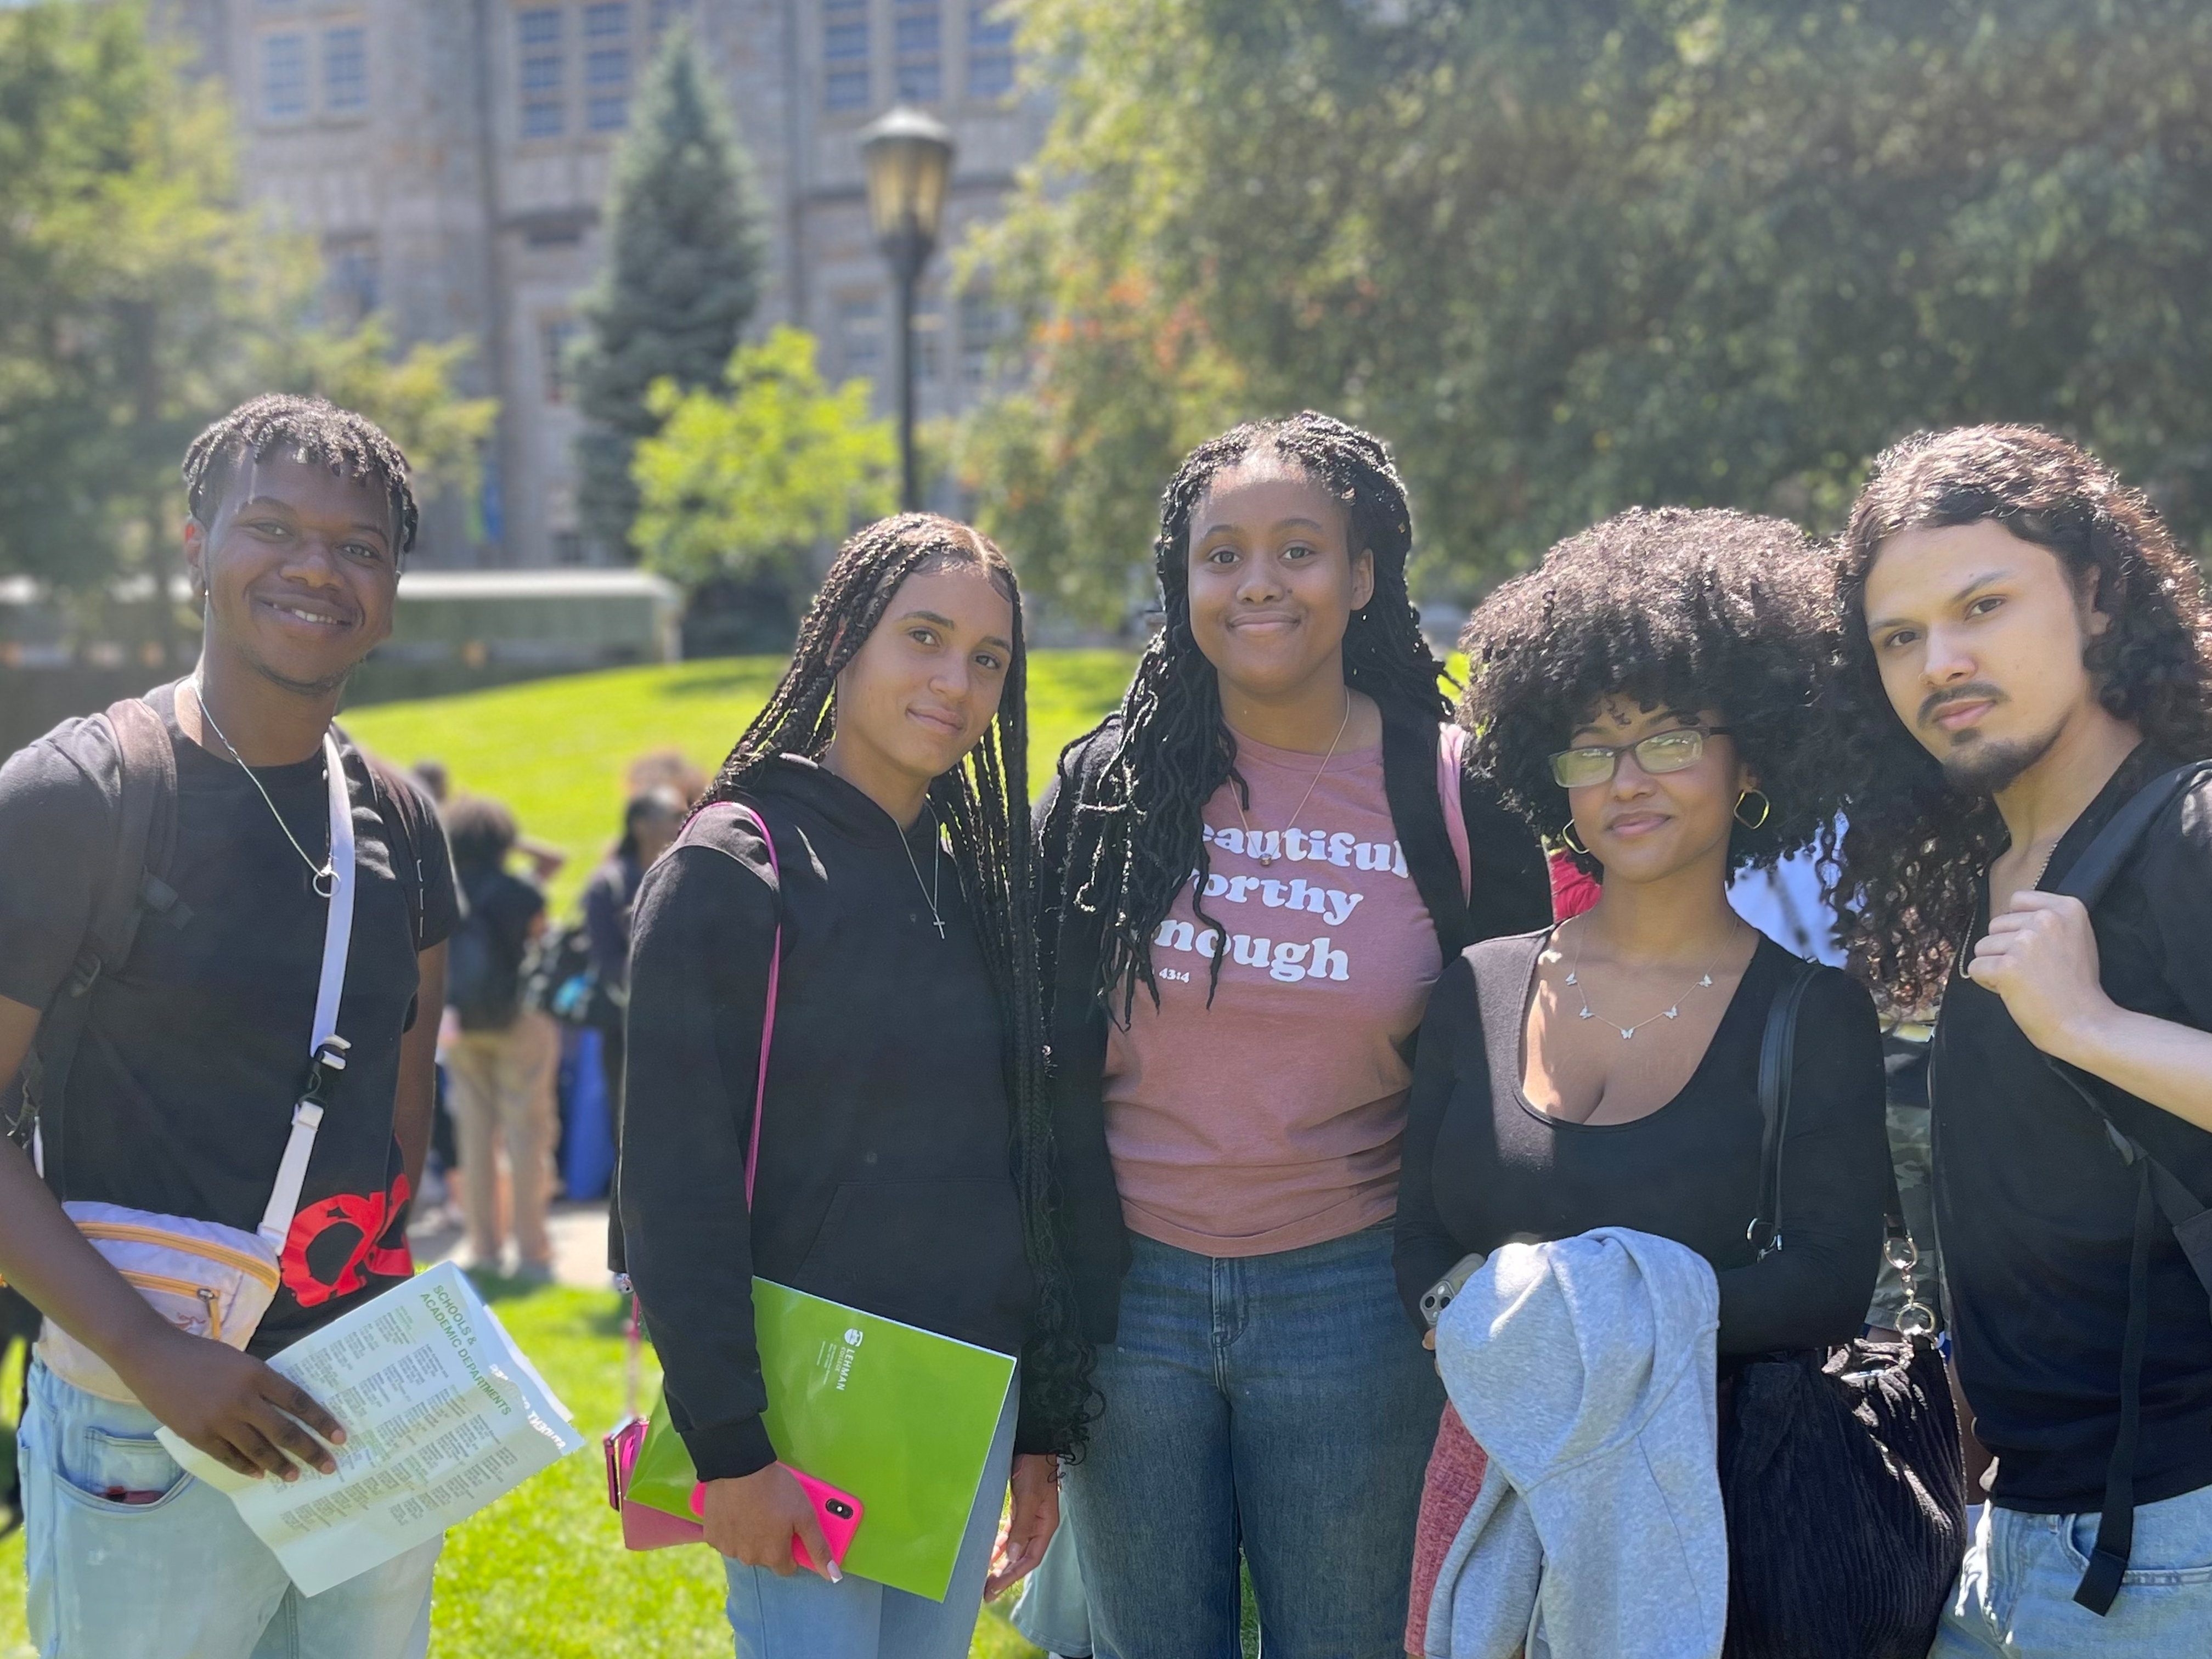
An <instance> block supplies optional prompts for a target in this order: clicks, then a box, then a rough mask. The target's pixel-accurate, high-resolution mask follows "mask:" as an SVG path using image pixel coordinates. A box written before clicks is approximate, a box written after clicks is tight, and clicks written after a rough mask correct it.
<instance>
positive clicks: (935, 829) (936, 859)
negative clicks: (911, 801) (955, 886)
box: [899, 812, 945, 939]
mask: <svg viewBox="0 0 2212 1659" xmlns="http://www.w3.org/2000/svg"><path fill="white" fill-rule="evenodd" d="M929 827H930V830H931V835H930V837H929V885H928V886H927V887H923V886H922V884H921V866H920V865H918V864H916V863H915V861H914V848H913V847H912V846H910V845H908V842H907V838H906V831H905V830H903V829H902V830H900V831H899V845H900V846H901V847H902V848H905V851H906V867H907V868H908V869H909V870H911V871H913V872H914V884H915V887H916V888H918V889H920V890H921V896H922V901H923V902H924V903H926V904H927V905H928V906H929V919H930V920H931V921H933V922H935V923H936V924H937V936H938V938H939V939H943V938H944V937H945V915H944V913H943V912H942V911H940V910H939V908H937V878H939V876H940V875H942V874H943V873H944V871H945V860H944V854H945V831H944V829H942V828H941V827H940V826H939V823H938V822H937V814H936V813H935V812H932V813H931V814H930V815H929Z"/></svg>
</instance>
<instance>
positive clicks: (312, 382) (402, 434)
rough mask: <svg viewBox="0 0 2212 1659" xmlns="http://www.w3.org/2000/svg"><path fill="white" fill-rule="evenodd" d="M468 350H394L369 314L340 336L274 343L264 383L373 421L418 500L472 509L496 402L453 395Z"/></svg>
mask: <svg viewBox="0 0 2212 1659" xmlns="http://www.w3.org/2000/svg"><path fill="white" fill-rule="evenodd" d="M475 349H476V346H475V342H473V341H471V340H469V339H467V338H461V339H453V340H441V341H428V340H423V341H417V342H416V343H415V344H413V345H411V346H410V347H408V348H407V349H406V350H404V351H400V350H398V349H397V348H395V347H394V345H393V344H392V331H391V327H390V325H388V324H387V323H386V320H385V319H384V317H383V316H382V315H381V314H380V313H372V314H371V315H370V316H368V317H367V318H365V319H362V322H361V324H360V325H358V326H357V327H356V328H354V329H352V330H350V331H348V332H345V333H332V332H330V331H325V330H321V329H309V330H306V331H301V332H299V333H296V334H288V335H283V336H280V337H277V338H276V339H275V340H273V341H272V342H270V345H269V346H268V348H267V350H266V355H265V357H264V362H265V372H264V378H265V380H266V381H267V383H268V384H270V385H271V386H282V387H284V388H286V389H287V390H290V391H296V392H313V393H314V394H315V395H316V396H317V397H319V398H329V399H330V400H331V402H332V403H334V404H338V405H339V406H340V407H342V408H345V409H351V410H358V411H360V412H361V413H362V414H363V415H366V416H368V418H369V419H370V420H372V421H374V422H376V423H377V424H378V425H379V426H380V427H382V428H384V429H385V430H386V432H388V433H390V434H391V435H392V441H393V442H395V443H397V444H398V446H399V447H400V449H401V451H402V452H403V453H404V454H405V455H406V457H407V465H408V470H409V471H410V472H411V473H412V474H413V475H414V485H415V493H416V495H418V496H420V497H421V498H422V499H423V500H425V501H430V500H435V499H436V498H437V497H439V496H441V495H449V494H450V495H459V497H460V498H461V499H462V500H464V501H469V502H471V503H472V504H473V503H474V502H475V501H477V496H478V493H479V490H480V487H481V485H482V484H483V453H484V447H485V445H487V444H488V443H489V442H490V441H491V437H492V433H493V430H494V428H496V426H497V425H498V423H499V399H497V398H469V397H464V396H463V395H462V394H461V392H459V390H458V385H459V376H460V372H461V368H462V366H463V365H464V364H465V363H466V362H468V360H469V358H470V357H471V356H472V355H473V354H474V352H475Z"/></svg>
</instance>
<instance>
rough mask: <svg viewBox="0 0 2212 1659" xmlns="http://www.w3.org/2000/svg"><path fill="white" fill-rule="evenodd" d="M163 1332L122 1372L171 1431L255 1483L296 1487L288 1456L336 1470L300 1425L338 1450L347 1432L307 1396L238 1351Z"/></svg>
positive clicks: (295, 1467)
mask: <svg viewBox="0 0 2212 1659" xmlns="http://www.w3.org/2000/svg"><path fill="white" fill-rule="evenodd" d="M118 1375H121V1376H122V1377H123V1381H124V1382H125V1383H126V1384H127V1385H129V1387H130V1389H131V1392H132V1393H133V1394H135V1395H137V1396H138V1401H139V1403H140V1404H141V1405H143V1406H144V1407H146V1409H147V1410H148V1411H149V1412H151V1413H154V1415H155V1417H157V1418H159V1419H161V1421H162V1422H163V1423H164V1424H166V1425H167V1426H168V1427H169V1428H170V1429H171V1430H172V1431H174V1432H175V1433H176V1434H178V1435H179V1436H180V1437H183V1438H184V1439H185V1440H188V1441H190V1442H191V1443H192V1444H193V1445H195V1446H197V1447H198V1448H199V1449H201V1450H202V1451H204V1452H205V1453H206V1454H207V1455H209V1456H210V1457H212V1458H214V1459H215V1460H216V1462H219V1463H222V1465H223V1466H224V1467H225V1468H232V1469H235V1470H237V1471H238V1473H239V1474H250V1475H252V1476H254V1477H256V1478H257V1479H258V1478H259V1477H260V1476H261V1475H262V1474H264V1473H266V1474H273V1475H276V1477H277V1478H278V1479H280V1480H298V1479H299V1478H300V1470H299V1466H298V1465H297V1464H295V1463H294V1462H293V1461H292V1459H291V1458H289V1457H287V1456H286V1455H284V1454H285V1453H286V1452H288V1451H289V1452H291V1453H293V1454H295V1455H296V1456H298V1457H299V1458H300V1460H301V1462H305V1463H307V1464H308V1465H310V1466H311V1467H313V1468H318V1469H320V1470H321V1471H322V1472H323V1473H324V1474H331V1472H332V1471H334V1470H335V1469H336V1468H337V1460H335V1459H334V1458H332V1457H331V1454H330V1451H329V1449H327V1448H326V1447H325V1446H323V1445H321V1444H320V1443H318V1442H317V1441H316V1439H315V1438H314V1436H313V1435H310V1434H309V1433H308V1432H307V1429H303V1428H301V1426H300V1424H301V1423H305V1424H306V1425H307V1428H311V1429H313V1430H314V1431H315V1433H316V1434H319V1435H321V1436H322V1437H323V1438H324V1439H325V1440H329V1441H331V1442H332V1443H343V1441H344V1439H345V1430H344V1429H343V1428H342V1427H340V1426H339V1425H338V1420H337V1419H336V1418H335V1417H332V1416H331V1414H330V1413H328V1412H326V1411H325V1410H324V1409H323V1408H322V1407H320V1406H319V1405H318V1404H316V1402H315V1400H314V1397H313V1395H310V1394H308V1392H307V1390H306V1389H302V1388H301V1387H300V1385H299V1384H298V1383H294V1382H293V1381H291V1380H290V1379H289V1377H286V1376H282V1375H280V1374H279V1373H277V1372H276V1371H274V1370H270V1368H269V1367H268V1366H266V1365H264V1364H262V1363H261V1361H259V1360H258V1359H255V1358H252V1357H251V1356H249V1355H246V1354H242V1353H240V1352H239V1351H238V1350H237V1349H235V1348H229V1347H225V1346H223V1345H222V1343H220V1342H211V1341H210V1340H208V1339H207V1338H205V1337H204V1336H189V1335H187V1334H185V1333H184V1332H182V1331H179V1330H177V1329H175V1328H173V1327H168V1328H167V1335H166V1336H165V1337H162V1338H160V1339H157V1340H155V1341H153V1342H151V1343H149V1348H148V1352H145V1353H144V1354H143V1355H133V1356H131V1364H130V1365H129V1368H128V1370H125V1369H124V1368H122V1367H118ZM295 1418H296V1419H299V1421H298V1422H295V1421H294V1420H293V1419H295Z"/></svg>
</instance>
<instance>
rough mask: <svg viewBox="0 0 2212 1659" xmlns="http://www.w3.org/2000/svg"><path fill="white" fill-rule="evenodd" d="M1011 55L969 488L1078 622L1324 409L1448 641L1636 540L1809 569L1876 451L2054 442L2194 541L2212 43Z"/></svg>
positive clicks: (1375, 23)
mask: <svg viewBox="0 0 2212 1659" xmlns="http://www.w3.org/2000/svg"><path fill="white" fill-rule="evenodd" d="M1024 35H1025V43H1026V47H1027V56H1028V58H1029V60H1030V62H1031V63H1032V64H1035V65H1036V66H1037V68H1036V71H1035V72H1036V74H1037V75H1038V76H1040V78H1041V80H1042V82H1043V89H1044V90H1046V91H1048V93H1049V94H1050V95H1051V96H1052V97H1053V99H1054V106H1055V118H1054V126H1053V129H1052V131H1051V134H1050V136H1049V137H1048V141H1047V143H1046V145H1045V147H1044V149H1043V150H1042V152H1041V154H1040V155H1039V156H1038V158H1037V161H1036V166H1035V167H1033V168H1032V170H1031V172H1030V174H1029V175H1028V177H1027V179H1026V180H1025V183H1024V187H1023V189H1022V191H1020V193H1019V196H1018V200H1017V202H1016V204H1015V207H1014V210H1013V211H1012V214H1011V215H1010V216H1009V217H1008V218H1007V219H1006V221H1005V222H1003V223H1002V224H1001V225H1000V227H999V228H997V229H996V230H995V231H994V232H993V233H991V234H989V235H988V236H987V237H986V238H985V239H984V240H982V241H981V243H980V244H979V245H977V246H975V248H974V249H973V250H972V252H971V255H970V257H971V258H972V260H973V261H974V262H975V264H979V265H987V267H988V268H989V270H990V272H991V277H992V282H993V285H994V292H996V293H997V294H999V295H1003V296H1006V297H1007V298H1008V299H1010V300H1012V301H1014V302H1015V303H1016V304H1017V305H1018V306H1020V307H1022V308H1023V309H1024V313H1025V314H1026V315H1027V316H1028V317H1029V319H1030V340H1029V353H1030V368H1031V371H1032V372H1031V375H1030V380H1029V382H1028V384H1027V385H1026V386H1024V387H1023V388H1021V389H1020V390H1018V392H1015V393H1014V394H1013V396H1014V397H1015V398H1017V399H1018V400H1019V401H1018V403H1016V404H1014V405H1012V410H989V411H987V412H985V413H984V414H982V415H981V416H977V417H976V418H975V420H973V421H972V422H971V423H970V429H969V454H970V456H971V458H972V460H971V467H970V477H971V484H972V486H973V487H974V488H975V489H977V490H978V492H979V494H980V497H981V508H980V511H981V513H982V515H983V516H984V517H985V518H986V519H987V520H990V521H992V522H993V523H994V525H997V526H1000V528H1003V529H1005V530H1006V532H1007V535H1008V538H1009V540H1010V543H1011V544H1014V545H1017V546H1018V548H1019V550H1020V551H1021V552H1022V554H1023V555H1024V557H1033V556H1035V554H1034V547H1035V546H1036V544H1034V543H1032V542H1031V541H1030V540H1028V539H1026V538H1028V537H1031V536H1040V535H1044V534H1047V533H1048V534H1049V536H1050V541H1049V542H1048V544H1047V545H1049V546H1050V547H1051V548H1052V549H1053V553H1052V557H1053V559H1054V562H1056V563H1057V564H1058V565H1059V566H1060V568H1062V571H1063V573H1064V574H1062V576H1061V578H1060V581H1059V582H1058V583H1057V585H1056V587H1057V591H1060V592H1063V593H1064V594H1065V595H1066V596H1067V597H1070V598H1071V599H1074V600H1076V601H1078V602H1080V601H1082V600H1083V599H1085V597H1086V596H1088V598H1089V599H1091V600H1093V601H1099V600H1103V598H1104V597H1105V596H1108V595H1110V594H1112V593H1114V592H1116V591H1118V589H1117V582H1116V580H1115V575H1116V574H1118V573H1120V572H1123V571H1126V569H1127V567H1128V564H1129V562H1130V560H1131V559H1132V558H1133V556H1134V553H1135V551H1136V550H1137V546H1138V544H1137V538H1136V535H1135V532H1134V526H1135V523H1136V522H1137V514H1136V513H1135V511H1134V504H1136V503H1140V502H1141V503H1147V504H1148V503H1149V502H1150V501H1152V500H1153V499H1155V498H1156V496H1157V494H1158V489H1159V487H1160V484H1161V483H1162V482H1163V481H1164V477H1165V475H1166V468H1167V467H1168V466H1169V465H1171V464H1172V459H1173V457H1174V454H1175V453H1176V452H1177V451H1178V450H1179V449H1180V448H1181V447H1182V445H1183V444H1184V443H1185V442H1186V441H1188V435H1189V434H1190V433H1191V431H1192V430H1193V429H1194V428H1195V429H1199V430H1202V429H1204V428H1207V427H1210V426H1214V425H1218V424H1220V423H1223V422H1226V421H1228V420H1231V419H1234V418H1237V417H1241V416H1245V415H1249V414H1256V413H1265V412H1273V411H1280V410H1287V409H1291V408H1296V407H1298V406H1300V405H1302V404H1315V405H1319V406H1322V407H1325V408H1328V409H1330V410H1334V411H1335V412H1338V413H1341V414H1343V415H1345V416H1347V417H1349V418H1352V419H1354V420H1358V421H1360V422H1363V423H1364V424H1367V425H1370V426H1371V427H1373V428H1376V430H1378V431H1380V432H1381V433H1382V434H1383V435H1384V436H1385V437H1387V438H1389V440H1390V441H1392V442H1393V443H1394V444H1395V447H1397V450H1398V452H1399V454H1400V457H1401V462H1402V464H1403V465H1404V467H1405V469H1406V471H1407V474H1408V477H1409V480H1410V482H1411V483H1412V485H1413V490H1414V497H1415V504H1416V507H1417V527H1418V529H1419V532H1420V536H1421V548H1422V556H1423V563H1424V574H1425V581H1426V585H1427V587H1428V589H1429V591H1430V592H1439V593H1449V594H1452V595H1454V596H1455V597H1459V598H1462V599H1464V598H1468V597H1471V596H1472V595H1473V594H1474V592H1477V591H1479V590H1480V587H1481V586H1484V585H1486V583H1487V582H1489V581H1490V580H1494V579H1495V578H1496V577H1497V576H1498V574H1502V573H1503V572H1504V571H1507V570H1510V569H1511V568H1516V566H1519V565H1522V564H1525V563H1526V562H1528V561H1530V560H1531V559H1533V558H1534V557H1535V556H1538V555H1539V554H1541V551H1542V550H1543V549H1544V547H1545V546H1546V545H1547V544H1549V543H1550V542H1551V541H1552V540H1553V539H1555V538H1557V537H1559V535H1561V534H1564V533H1567V532H1571V531H1573V530H1575V529H1577V528H1579V527H1580V526H1583V525H1584V524H1586V523H1588V522H1589V520H1592V519H1593V518H1595V517H1598V516H1600V515H1601V514H1603V513H1608V512H1612V511H1614V510H1616V509H1618V508H1620V507H1624V506H1626V505H1629V504H1631V503H1633V502H1637V501H1681V502H1686V503H1692V504H1718V505H1734V506H1741V507H1753V508H1762V509H1767V510H1781V511H1785V512H1790V513H1795V514H1796V515H1797V516H1799V517H1801V518H1803V519H1806V520H1808V521H1811V522H1813V523H1814V524H1815V525H1818V526H1827V525H1831V524H1832V522H1833V520H1834V518H1835V516H1836V514H1837V513H1838V512H1839V510H1840V508H1841V506H1842V505H1843V503H1844V501H1847V500H1848V498H1849V495H1850V491H1851V490H1852V489H1853V488H1854V487H1855V486H1856V483H1857V480H1858V478H1859V477H1860V476H1861V472H1862V470H1863V465H1864V462H1865V459H1866V458H1867V457H1868V455H1869V454H1870V453H1872V452H1873V451H1874V450H1875V449H1876V448H1878V447H1880V446H1881V444H1882V443H1884V442H1886V441H1888V440H1890V439H1892V438H1893V437H1895V436H1897V435H1899V434H1900V433H1902V432H1904V431H1907V430H1910V429H1911V428H1913V427H1916V426H1918V425H1922V424H1928V423H1937V422H1954V421H1961V420H1972V419H1996V418H2003V419H2014V420H2035V421H2042V422H2047V423H2051V424H2054V425H2057V426H2060V427H2062V428H2067V429H2069V430H2071V431H2073V432H2075V433H2076V434H2078V435H2081V436H2082V437H2083V438H2085V439H2087V441H2090V442H2091V443H2093V444H2094V445H2095V446H2097V447H2099V448H2100V450H2101V451H2102V452H2103V453H2106V455H2107V456H2108V457H2109V458H2110V459H2112V460H2113V461H2114V462H2115V463H2116V464H2117V465H2119V466H2120V467H2121V468H2122V469H2123V470H2124V471H2127V472H2129V473H2130V475H2131V476H2133V477H2138V478H2141V479H2142V480H2144V481H2146V482H2148V483H2151V484H2152V485H2153V487H2154V490H2155V492H2156V493H2157V494H2158V495H2159V496H2160V499H2161V500H2162V501H2164V502H2165V504H2166V507H2167V508H2168V510H2169V512H2171V513H2172V515H2173V516H2174V517H2175V519H2176V520H2178V522H2179V524H2180V525H2181V526H2182V527H2183V528H2184V529H2185V531H2186V532H2190V533H2192V534H2201V533H2202V532H2203V531H2204V530H2205V529H2206V528H2208V527H2212V449H2208V448H2207V447H2205V445H2204V444H2203V440H2202V434H2203V432H2204V431H2205V430H2207V429H2208V425H2207V422H2208V420H2212V376H2208V375H2207V374H2205V373H2204V365H2205V363H2206V362H2207V361H2208V356H2212V310H2208V308H2207V307H2205V306H2204V305H2203V301H2202V296H2203V294H2204V293H2205V292H2206V284H2207V279H2208V277H2212V106H2208V105H2207V103H2206V100H2204V99H2203V97H2202V96H2201V88H2203V86H2205V85H2206V84H2212V9H2207V8H2205V7H2203V5H2201V4H2197V3H2191V0H2098V3H2095V4H2093V5H2084V4H2081V3H2079V0H2014V3H2011V4H2008V5H2007V6H2005V7H2002V8H2000V9H1990V8H1988V7H1986V6H1984V5H1983V4H1981V3H1978V0H1851V3H1846V0H1551V3H1547V4H1545V5H1541V6H1531V5H1528V4H1526V3H1522V0H1397V3H1394V4H1389V5H1385V4H1381V3H1351V0H1028V4H1027V5H1026V6H1025V8H1024ZM1146 343H1151V344H1152V345H1153V346H1154V348H1155V349H1154V351H1153V352H1152V353H1151V354H1150V355H1147V354H1146V352H1145V351H1144V350H1143V349H1141V348H1142V347H1143V346H1144V345H1146ZM1009 427H1011V428H1012V434H1011V438H1010V437H1009V433H1008V428H1009ZM1105 502H1115V503H1122V504H1126V505H1123V506H1121V507H1116V508H1114V509H1112V510H1109V511H1105V512H1103V513H1102V512H1099V511H1097V504H1099V503H1105ZM1017 527H1018V528H1019V531H1020V538H1017V536H1016V530H1017ZM1086 573H1087V574H1086Z"/></svg>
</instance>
